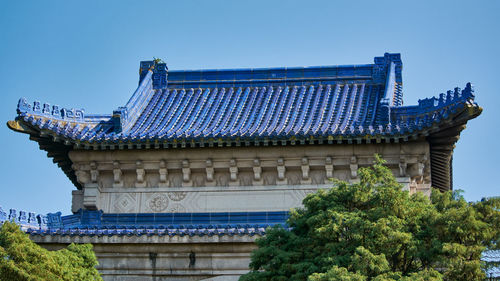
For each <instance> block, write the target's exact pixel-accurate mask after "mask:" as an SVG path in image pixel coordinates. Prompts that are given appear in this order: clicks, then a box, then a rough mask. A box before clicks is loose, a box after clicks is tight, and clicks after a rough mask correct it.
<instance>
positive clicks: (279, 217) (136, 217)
mask: <svg viewBox="0 0 500 281" xmlns="http://www.w3.org/2000/svg"><path fill="white" fill-rule="evenodd" d="M288 216H289V214H288V212H225V213H130V214H103V213H102V211H88V210H80V211H79V212H78V213H76V214H74V215H68V216H61V213H60V212H58V213H49V214H47V215H35V214H34V213H27V212H25V211H19V213H18V212H17V211H16V210H14V209H10V210H9V214H7V213H6V212H5V211H3V210H2V208H1V206H0V225H1V224H2V223H3V222H4V221H7V220H8V221H15V222H16V223H17V224H19V225H21V228H22V229H23V230H24V231H26V232H27V233H29V234H31V235H69V236H75V235H78V236H113V235H118V236H123V235H126V236H132V235H136V236H141V235H148V236H151V235H160V236H163V235H168V236H175V235H179V236H185V235H189V236H194V235H197V236H204V235H208V236H213V235H217V236H223V235H229V236H233V235H240V236H241V235H249V236H253V235H264V234H265V232H266V228H267V227H270V226H273V225H277V224H279V225H283V226H285V223H286V220H287V219H288Z"/></svg>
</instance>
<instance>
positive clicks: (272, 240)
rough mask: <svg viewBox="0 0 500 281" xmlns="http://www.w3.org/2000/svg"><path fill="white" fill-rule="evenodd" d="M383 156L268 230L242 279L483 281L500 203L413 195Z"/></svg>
mask: <svg viewBox="0 0 500 281" xmlns="http://www.w3.org/2000/svg"><path fill="white" fill-rule="evenodd" d="M383 164H384V161H383V160H381V159H380V158H379V157H378V156H377V157H376V161H375V164H374V165H373V166H372V167H369V168H361V169H360V170H359V175H360V182H359V183H354V184H349V183H347V182H343V181H336V182H335V184H334V187H333V188H331V189H328V190H320V191H318V192H317V193H315V194H310V195H308V196H307V197H306V198H305V199H304V201H303V205H304V207H303V208H299V209H295V210H292V211H291V216H290V218H289V219H288V221H287V224H288V226H289V227H290V229H289V230H287V229H284V228H283V227H281V226H275V227H272V228H268V230H267V234H266V236H265V237H263V238H260V239H258V240H257V246H258V249H257V250H255V251H254V252H253V253H252V261H251V263H250V269H251V271H250V272H249V273H248V274H246V275H243V276H242V277H241V278H240V280H243V281H248V280H276V281H278V280H283V281H284V280H287V281H288V280H311V281H313V280H314V281H320V280H351V281H365V280H366V281H368V280H373V281H382V280H401V281H410V280H413V281H417V280H422V281H424V280H426V281H431V280H454V281H456V280H464V281H465V280H467V281H471V280H483V278H484V277H485V274H484V272H483V270H482V269H483V268H484V266H485V265H484V263H482V262H481V261H480V257H481V253H482V252H483V251H484V250H485V249H493V248H495V247H497V245H498V244H497V243H498V241H499V238H500V236H499V235H500V211H499V207H500V202H499V200H498V198H496V199H489V200H483V201H481V202H476V203H468V202H466V201H465V200H464V199H463V197H461V196H460V195H459V194H457V193H452V192H444V193H441V192H438V191H437V192H433V193H432V195H431V198H430V199H429V198H427V197H426V196H424V195H423V194H421V193H416V194H413V195H410V194H409V192H407V191H403V190H402V187H401V185H400V184H399V183H397V181H396V180H395V178H394V177H393V175H392V173H391V171H390V170H389V169H388V168H387V167H385V166H384V165H383Z"/></svg>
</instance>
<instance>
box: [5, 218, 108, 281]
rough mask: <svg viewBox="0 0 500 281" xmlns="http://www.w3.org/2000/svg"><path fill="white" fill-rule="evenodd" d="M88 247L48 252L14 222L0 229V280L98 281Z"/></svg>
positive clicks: (73, 247)
mask: <svg viewBox="0 0 500 281" xmlns="http://www.w3.org/2000/svg"><path fill="white" fill-rule="evenodd" d="M96 265H97V259H96V257H95V255H94V252H93V251H92V245H91V244H83V245H77V244H70V245H69V246H68V247H67V248H66V249H62V250H58V251H48V250H46V249H44V248H42V247H40V246H38V245H37V244H35V243H34V242H33V241H31V240H30V239H29V237H28V235H27V234H25V233H23V232H22V231H21V230H20V229H19V226H18V225H16V224H15V223H11V222H5V223H4V224H3V225H2V226H1V227H0V280H16V281H24V280H30V281H31V280H33V281H35V280H44V281H45V280H68V281H69V280H75V281H76V280H102V279H101V277H100V276H99V273H98V272H97V269H96V268H95V266H96Z"/></svg>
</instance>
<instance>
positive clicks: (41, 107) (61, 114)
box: [17, 98, 85, 121]
mask: <svg viewBox="0 0 500 281" xmlns="http://www.w3.org/2000/svg"><path fill="white" fill-rule="evenodd" d="M84 112H85V110H84V109H83V108H78V109H75V108H71V109H69V108H60V107H59V105H53V106H50V104H48V103H44V104H42V103H40V102H39V101H34V102H33V105H31V104H29V103H28V101H27V100H26V98H20V99H19V102H18V103H17V114H19V115H21V114H23V113H27V114H35V115H40V116H47V117H51V118H55V119H59V120H71V121H83V120H84V117H85V116H84Z"/></svg>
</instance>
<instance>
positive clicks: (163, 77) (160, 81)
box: [139, 57, 168, 89]
mask: <svg viewBox="0 0 500 281" xmlns="http://www.w3.org/2000/svg"><path fill="white" fill-rule="evenodd" d="M149 71H151V72H153V77H152V79H153V89H166V88H167V76H168V67H167V64H166V63H165V62H164V61H163V60H162V59H159V58H155V57H153V60H151V61H141V63H140V67H139V84H140V83H141V82H142V80H143V79H144V77H146V75H147V74H148V72H149Z"/></svg>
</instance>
